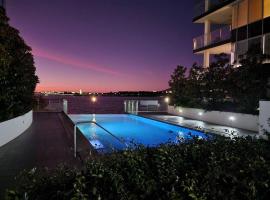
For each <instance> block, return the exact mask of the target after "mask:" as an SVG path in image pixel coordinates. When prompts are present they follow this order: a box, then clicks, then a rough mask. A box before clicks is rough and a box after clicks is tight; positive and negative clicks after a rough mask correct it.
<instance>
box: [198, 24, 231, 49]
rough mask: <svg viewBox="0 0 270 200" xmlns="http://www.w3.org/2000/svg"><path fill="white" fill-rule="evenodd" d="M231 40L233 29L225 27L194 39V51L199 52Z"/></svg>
mask: <svg viewBox="0 0 270 200" xmlns="http://www.w3.org/2000/svg"><path fill="white" fill-rule="evenodd" d="M229 39H231V27H230V26H224V27H222V28H220V29H217V30H215V31H212V32H211V33H209V34H206V35H202V36H199V37H197V38H194V39H193V50H197V49H200V48H203V47H207V46H209V45H213V44H217V43H219V42H222V41H226V40H229Z"/></svg>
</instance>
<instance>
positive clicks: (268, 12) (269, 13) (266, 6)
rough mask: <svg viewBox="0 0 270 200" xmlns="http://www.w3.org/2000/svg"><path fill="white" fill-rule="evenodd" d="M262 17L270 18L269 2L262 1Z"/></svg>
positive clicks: (266, 0)
mask: <svg viewBox="0 0 270 200" xmlns="http://www.w3.org/2000/svg"><path fill="white" fill-rule="evenodd" d="M263 13H264V14H263V17H264V18H266V17H270V0H264V5H263Z"/></svg>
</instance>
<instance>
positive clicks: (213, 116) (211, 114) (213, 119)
mask: <svg viewBox="0 0 270 200" xmlns="http://www.w3.org/2000/svg"><path fill="white" fill-rule="evenodd" d="M168 113H170V114H173V115H179V116H182V117H186V118H191V119H196V120H202V121H205V122H209V123H213V124H218V125H224V126H231V127H235V128H241V129H246V130H250V131H255V132H258V131H259V128H258V127H259V117H258V116H257V115H249V114H242V113H232V112H219V111H207V112H206V111H205V110H202V109H196V108H183V107H173V106H168Z"/></svg>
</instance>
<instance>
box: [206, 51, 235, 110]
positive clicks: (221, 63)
mask: <svg viewBox="0 0 270 200" xmlns="http://www.w3.org/2000/svg"><path fill="white" fill-rule="evenodd" d="M230 69H231V65H230V64H229V58H228V56H227V55H226V54H219V55H216V56H215V62H213V63H211V65H210V66H209V68H206V69H205V73H204V76H203V78H202V79H203V80H202V82H203V86H202V87H203V96H204V97H205V98H206V99H207V103H206V105H205V109H207V110H220V109H222V108H224V107H223V106H224V105H225V104H224V103H225V100H226V98H227V97H228V95H227V93H228V88H227V87H228V85H227V77H228V76H229V72H230Z"/></svg>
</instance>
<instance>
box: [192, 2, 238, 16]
mask: <svg viewBox="0 0 270 200" xmlns="http://www.w3.org/2000/svg"><path fill="white" fill-rule="evenodd" d="M231 2H233V0H196V1H195V6H194V18H196V17H199V16H201V15H203V14H204V13H206V12H208V11H210V10H213V9H215V8H218V7H219V6H222V5H226V4H227V3H231Z"/></svg>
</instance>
